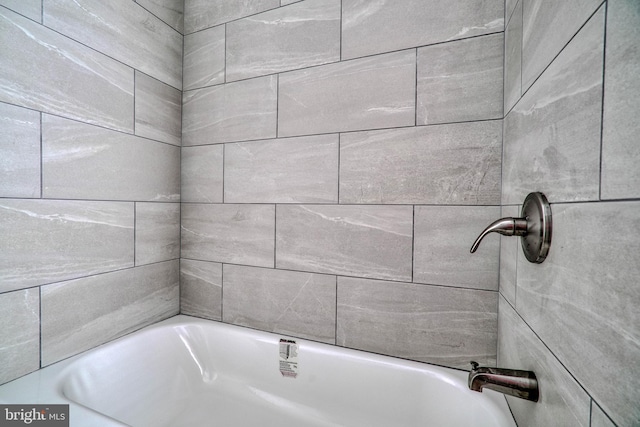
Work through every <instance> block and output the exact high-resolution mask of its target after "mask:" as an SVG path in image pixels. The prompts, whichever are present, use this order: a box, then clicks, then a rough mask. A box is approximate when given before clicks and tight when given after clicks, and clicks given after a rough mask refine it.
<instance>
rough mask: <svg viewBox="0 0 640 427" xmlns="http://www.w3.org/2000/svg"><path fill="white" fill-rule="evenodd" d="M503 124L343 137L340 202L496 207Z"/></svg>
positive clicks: (498, 200) (498, 194)
mask: <svg viewBox="0 0 640 427" xmlns="http://www.w3.org/2000/svg"><path fill="white" fill-rule="evenodd" d="M501 151H502V121H500V120H495V121H483V122H474V123H454V124H446V125H435V126H419V127H411V128H406V129H389V130H380V131H369V132H357V133H347V134H343V135H341V136H340V203H407V204H418V203H422V204H464V205H492V204H493V205H497V204H499V203H500V172H501V170H500V169H501V165H500V163H501Z"/></svg>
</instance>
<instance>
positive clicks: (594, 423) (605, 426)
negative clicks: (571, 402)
mask: <svg viewBox="0 0 640 427" xmlns="http://www.w3.org/2000/svg"><path fill="white" fill-rule="evenodd" d="M591 427H616V425H615V424H614V423H613V421H611V419H610V418H609V417H608V416H607V414H605V413H604V411H603V410H602V408H600V407H599V406H598V405H597V404H596V403H595V402H594V401H593V400H592V401H591Z"/></svg>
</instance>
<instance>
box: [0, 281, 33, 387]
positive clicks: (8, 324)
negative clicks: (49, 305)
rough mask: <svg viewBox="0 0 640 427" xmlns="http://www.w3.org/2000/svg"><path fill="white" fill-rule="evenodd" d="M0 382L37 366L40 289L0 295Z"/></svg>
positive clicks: (12, 378) (30, 370)
mask: <svg viewBox="0 0 640 427" xmlns="http://www.w3.org/2000/svg"><path fill="white" fill-rule="evenodd" d="M0 324H2V328H0V359H1V360H2V363H0V384H3V383H6V382H7V381H11V380H14V379H16V378H18V377H21V376H22V375H25V374H28V373H29V372H33V371H35V370H37V369H38V368H40V290H39V289H38V288H31V289H25V290H22V291H15V292H7V293H4V294H0Z"/></svg>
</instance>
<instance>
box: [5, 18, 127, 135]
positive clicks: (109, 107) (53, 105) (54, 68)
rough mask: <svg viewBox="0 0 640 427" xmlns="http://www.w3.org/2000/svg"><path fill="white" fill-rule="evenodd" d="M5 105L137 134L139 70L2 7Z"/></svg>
mask: <svg viewBox="0 0 640 427" xmlns="http://www.w3.org/2000/svg"><path fill="white" fill-rule="evenodd" d="M0 57H2V58H4V59H3V60H2V61H0V101H5V102H8V103H11V104H16V105H21V106H24V107H28V108H34V109H37V110H40V111H44V112H48V113H53V114H57V115H60V116H64V117H70V118H74V119H78V120H83V121H86V122H90V123H95V124H99V125H101V126H106V127H109V128H113V129H118V130H122V131H125V132H133V70H132V69H131V68H129V67H127V66H126V65H123V64H122V63H120V62H118V61H115V60H113V59H111V58H109V57H107V56H105V55H103V54H101V53H98V52H96V51H94V50H93V49H90V48H88V47H86V46H83V45H81V44H79V43H76V42H74V41H73V40H70V39H69V38H67V37H64V36H63V35H61V34H58V33H56V32H55V31H51V30H50V29H48V28H45V27H43V26H42V25H39V24H36V23H35V22H33V21H30V20H29V19H26V18H24V17H22V16H20V15H17V14H15V13H13V12H11V11H9V10H7V9H4V8H1V7H0Z"/></svg>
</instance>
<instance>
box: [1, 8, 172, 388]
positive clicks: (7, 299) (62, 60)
mask: <svg viewBox="0 0 640 427" xmlns="http://www.w3.org/2000/svg"><path fill="white" fill-rule="evenodd" d="M172 4H174V5H175V6H177V7H171V5H172ZM163 20H164V21H163ZM178 24H180V25H178ZM181 24H182V2H181V1H164V2H162V1H160V2H159V1H138V2H137V3H136V2H134V1H132V0H114V1H108V2H104V1H101V0H78V1H73V2H72V1H55V0H45V1H43V2H42V1H41V0H19V1H18V0H0V122H1V125H0V254H1V256H0V324H1V325H2V327H1V328H0V360H1V361H2V363H0V383H4V382H6V381H9V380H12V379H14V378H16V377H19V376H21V375H24V374H26V373H28V372H31V371H34V370H36V369H38V368H40V367H41V366H46V365H48V364H50V363H53V362H56V361H58V360H60V359H63V358H66V357H69V356H71V355H73V354H76V353H78V352H80V351H83V350H85V349H88V348H91V347H93V346H95V345H98V344H101V343H103V342H106V341H109V340H110V339H113V338H115V337H117V336H120V335H122V334H125V333H127V332H129V331H132V330H134V329H137V328H140V327H142V326H144V325H146V324H149V323H152V322H154V321H157V320H160V319H163V318H166V317H168V316H171V315H173V314H176V313H177V312H178V309H179V303H178V298H179V291H178V280H179V261H178V258H179V255H180V253H179V244H178V242H179V236H180V229H179V221H180V205H179V202H180V195H179V193H180V144H181V123H180V117H181V90H182V68H181V63H182V40H183V36H182V34H181V33H180V31H181V30H182V28H181ZM172 25H173V27H172Z"/></svg>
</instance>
